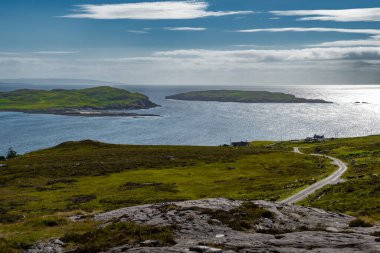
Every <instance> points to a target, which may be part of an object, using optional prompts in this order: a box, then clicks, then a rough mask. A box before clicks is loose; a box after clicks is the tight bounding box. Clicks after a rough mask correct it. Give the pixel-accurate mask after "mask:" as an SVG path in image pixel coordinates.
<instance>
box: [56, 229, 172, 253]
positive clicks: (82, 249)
mask: <svg viewBox="0 0 380 253" xmlns="http://www.w3.org/2000/svg"><path fill="white" fill-rule="evenodd" d="M62 240H63V241H64V242H65V243H74V244H75V245H76V246H77V248H76V250H74V251H72V252H74V253H91V252H100V251H106V250H108V249H110V248H113V247H116V246H120V245H124V244H129V245H136V244H138V243H140V242H142V241H145V240H157V241H159V245H160V246H168V245H173V244H175V241H174V238H173V228H172V227H153V226H147V225H139V224H136V223H131V222H123V223H112V224H111V225H108V226H106V227H101V228H97V229H95V230H93V231H90V232H87V233H85V234H77V233H69V234H66V235H65V236H64V237H63V238H62Z"/></svg>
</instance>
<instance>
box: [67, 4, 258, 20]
mask: <svg viewBox="0 0 380 253" xmlns="http://www.w3.org/2000/svg"><path fill="white" fill-rule="evenodd" d="M208 7H209V4H208V3H207V2H205V1H195V0H194V1H166V2H139V3H123V4H103V5H94V4H85V5H78V6H77V10H76V12H77V13H73V14H69V15H65V16H63V17H67V18H89V19H150V20H157V19H195V18H203V17H219V16H226V15H238V14H251V13H253V12H252V11H208V10H207V9H208Z"/></svg>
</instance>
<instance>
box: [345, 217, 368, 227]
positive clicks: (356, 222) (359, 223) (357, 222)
mask: <svg viewBox="0 0 380 253" xmlns="http://www.w3.org/2000/svg"><path fill="white" fill-rule="evenodd" d="M349 226H350V227H372V224H371V223H369V222H366V221H364V220H362V219H356V220H353V221H351V222H350V223H349Z"/></svg>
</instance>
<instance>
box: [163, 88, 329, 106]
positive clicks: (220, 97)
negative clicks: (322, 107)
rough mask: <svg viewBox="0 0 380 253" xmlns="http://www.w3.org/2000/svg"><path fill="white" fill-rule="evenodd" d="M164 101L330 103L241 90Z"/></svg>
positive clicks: (183, 95) (195, 93) (197, 93)
mask: <svg viewBox="0 0 380 253" xmlns="http://www.w3.org/2000/svg"><path fill="white" fill-rule="evenodd" d="M166 99H174V100H188V101H217V102H237V103H331V102H329V101H325V100H322V99H306V98H298V97H296V96H294V95H291V94H286V93H281V92H269V91H241V90H207V91H190V92H185V93H180V94H176V95H171V96H167V97H166Z"/></svg>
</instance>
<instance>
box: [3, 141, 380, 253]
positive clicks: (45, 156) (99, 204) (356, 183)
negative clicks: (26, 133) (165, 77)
mask: <svg viewBox="0 0 380 253" xmlns="http://www.w3.org/2000/svg"><path fill="white" fill-rule="evenodd" d="M294 146H298V147H300V148H301V150H302V151H303V152H305V153H322V154H329V155H331V156H335V157H338V158H340V159H342V160H343V161H345V162H347V163H348V165H349V170H348V172H347V173H346V174H345V175H344V176H343V179H344V182H341V183H339V184H337V185H332V186H327V187H325V188H323V189H321V190H319V191H318V192H316V193H315V194H313V195H311V196H310V197H309V198H307V199H305V200H304V201H302V202H301V203H298V204H300V205H308V206H313V207H319V208H323V209H326V210H330V211H337V212H342V213H347V214H351V215H354V216H358V217H360V218H363V219H365V220H367V221H369V222H372V223H373V222H378V220H379V219H380V212H379V210H380V203H379V201H380V196H379V192H380V191H379V187H380V181H379V177H378V174H379V170H380V166H379V165H380V164H379V163H380V157H379V155H380V136H369V137H362V138H350V139H335V140H325V141H323V142H315V143H308V142H302V141H300V142H277V143H272V142H253V143H252V145H251V146H250V147H239V148H233V147H192V146H135V145H113V144H105V143H100V142H95V141H89V140H87V141H81V142H66V143H62V144H60V145H58V146H55V147H52V148H49V149H45V150H40V151H35V152H31V153H28V154H25V155H22V156H18V157H16V158H12V159H9V160H6V161H1V162H0V163H2V164H5V165H6V166H5V167H1V169H0V252H18V251H20V249H23V248H26V247H28V246H30V245H32V244H33V243H34V242H36V241H37V240H40V239H43V238H50V237H62V236H66V237H67V238H71V240H73V241H81V240H83V238H82V237H80V235H81V234H84V233H86V234H89V235H91V236H96V235H97V234H98V233H109V232H110V231H100V232H99V231H98V230H97V225H98V224H97V223H96V222H94V221H92V220H91V219H90V217H91V215H93V214H95V213H99V212H103V211H108V210H113V209H116V208H120V207H126V206H133V205H140V204H147V203H157V202H163V201H178V200H190V199H201V198H212V197H224V198H231V199H249V200H252V199H263V200H269V201H278V200H281V199H284V198H286V197H288V196H290V195H292V194H294V193H296V192H297V191H299V190H301V189H303V188H305V187H307V186H309V185H311V184H313V183H314V182H316V181H318V180H320V179H322V178H324V177H326V176H328V175H329V174H331V173H332V172H333V171H334V170H335V169H336V167H335V166H334V165H332V164H331V163H330V160H328V159H325V158H323V157H316V156H310V155H301V154H295V153H293V152H292V149H293V147H294ZM76 214H81V215H84V216H85V217H89V218H88V219H85V221H82V222H72V221H71V220H69V219H68V217H70V216H72V215H76ZM125 226H127V225H125ZM129 227H132V228H133V229H135V230H136V231H140V232H139V233H140V235H142V234H144V232H143V231H145V230H147V231H151V230H152V228H150V227H136V225H134V224H129V225H128V227H117V228H116V227H115V229H116V230H117V231H119V232H118V233H120V234H125V233H124V232H123V231H125V230H128V229H129ZM168 229H169V228H168ZM73 235H75V236H73ZM91 236H90V237H91ZM154 236H156V237H164V238H166V239H165V240H168V241H170V238H171V237H170V229H169V230H163V231H158V234H156V235H154ZM132 237H133V236H132V235H130V234H129V235H128V238H123V240H124V239H125V240H132V241H133V240H136V238H135V239H134V238H132ZM86 238H87V237H86ZM102 243H106V242H102ZM88 246H89V247H91V245H88Z"/></svg>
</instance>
